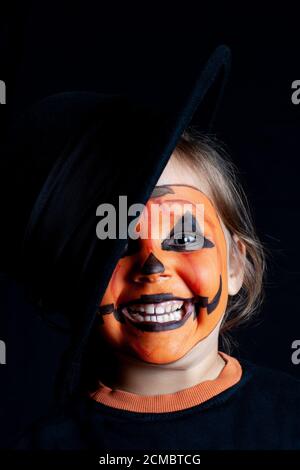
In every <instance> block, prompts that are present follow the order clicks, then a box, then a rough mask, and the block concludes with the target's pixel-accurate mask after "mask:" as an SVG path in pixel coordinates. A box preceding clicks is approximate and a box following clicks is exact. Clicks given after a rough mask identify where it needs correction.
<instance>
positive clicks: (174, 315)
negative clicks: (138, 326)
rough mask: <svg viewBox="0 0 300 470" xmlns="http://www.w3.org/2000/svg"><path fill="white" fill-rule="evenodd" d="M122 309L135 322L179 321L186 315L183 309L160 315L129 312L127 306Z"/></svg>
mask: <svg viewBox="0 0 300 470" xmlns="http://www.w3.org/2000/svg"><path fill="white" fill-rule="evenodd" d="M122 311H123V313H124V315H125V316H126V317H128V318H129V319H130V320H132V321H134V322H151V323H167V322H171V321H179V320H181V318H182V317H183V315H184V311H183V309H181V310H177V311H176V312H171V313H164V314H160V315H140V314H139V313H136V312H135V313H134V312H129V311H128V309H127V308H123V310H122ZM156 311H157V309H156ZM140 312H141V310H140ZM146 313H147V312H146Z"/></svg>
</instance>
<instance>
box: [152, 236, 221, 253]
mask: <svg viewBox="0 0 300 470" xmlns="http://www.w3.org/2000/svg"><path fill="white" fill-rule="evenodd" d="M214 246H215V245H214V244H213V242H211V241H210V240H208V239H207V238H206V237H204V236H203V235H202V234H201V233H197V232H194V233H187V232H181V233H179V232H177V233H174V234H173V236H172V237H170V238H167V239H165V240H164V241H163V242H162V244H161V247H162V249H163V250H167V251H195V250H201V249H202V248H213V247H214Z"/></svg>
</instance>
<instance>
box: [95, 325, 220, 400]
mask: <svg viewBox="0 0 300 470" xmlns="http://www.w3.org/2000/svg"><path fill="white" fill-rule="evenodd" d="M218 335H219V327H216V328H215V330H214V331H213V332H212V333H211V334H210V335H209V336H208V337H207V338H205V339H204V340H202V341H200V342H199V343H198V344H196V345H195V346H194V347H193V348H192V349H191V350H190V351H189V352H188V353H187V354H186V355H185V356H184V357H182V358H180V359H179V360H177V361H174V362H171V363H168V364H152V363H147V362H144V361H141V360H139V359H136V358H133V357H130V356H128V355H126V354H123V353H120V352H115V353H114V356H113V364H112V366H111V368H110V371H113V373H111V372H110V373H109V374H108V373H107V374H106V375H105V376H102V377H101V381H102V380H103V382H102V383H104V385H107V386H108V387H110V388H112V389H119V390H124V391H127V392H131V393H135V394H138V395H161V394H169V393H175V392H178V391H180V390H184V389H186V388H189V387H193V386H194V385H197V384H199V383H200V382H204V381H206V380H214V379H216V378H217V377H218V375H219V374H220V372H221V371H222V369H223V367H224V365H225V362H224V360H223V358H222V357H221V356H220V355H219V354H218Z"/></svg>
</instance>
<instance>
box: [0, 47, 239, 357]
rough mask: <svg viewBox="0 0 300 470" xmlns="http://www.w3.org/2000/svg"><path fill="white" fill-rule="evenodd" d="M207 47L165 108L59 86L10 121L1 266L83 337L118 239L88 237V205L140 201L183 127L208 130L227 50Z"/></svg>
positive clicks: (91, 231) (91, 228)
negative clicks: (62, 90) (186, 82)
mask: <svg viewBox="0 0 300 470" xmlns="http://www.w3.org/2000/svg"><path fill="white" fill-rule="evenodd" d="M209 52H210V55H209V54H208V51H207V50H205V51H203V52H202V57H198V58H197V60H198V61H199V67H198V71H197V74H196V76H194V77H191V84H190V87H189V88H188V89H186V90H184V93H182V90H181V93H180V94H179V96H180V98H178V97H177V96H174V99H173V100H172V105H169V107H168V109H166V108H165V107H159V106H157V105H155V106H154V105H153V106H151V105H149V104H147V105H146V104H143V105H142V104H140V103H138V102H137V101H135V100H133V99H128V98H126V96H119V95H117V96H116V95H101V94H99V93H94V92H91V91H88V92H82V91H80V92H66V93H59V94H55V95H52V96H48V97H46V98H45V99H43V100H41V101H39V102H38V103H37V104H36V105H34V106H33V107H31V108H30V110H28V111H26V112H25V113H23V114H22V116H20V117H19V118H18V119H14V122H13V124H12V125H11V127H10V133H9V136H8V139H7V142H6V146H5V154H6V158H5V168H4V169H3V170H2V173H1V179H2V181H1V192H2V196H1V201H2V202H1V203H2V220H3V230H2V234H1V237H2V243H1V246H2V248H3V247H5V249H4V250H2V253H1V256H2V261H3V265H4V266H5V268H6V269H7V270H10V271H13V274H14V275H17V276H18V277H19V278H20V279H22V281H23V282H24V283H26V285H27V286H28V288H29V289H30V290H31V292H32V294H33V296H34V298H35V299H36V301H37V302H39V304H40V305H41V308H42V309H43V311H44V312H47V315H48V316H49V317H51V315H52V316H53V319H54V320H53V321H54V322H56V321H58V322H61V321H62V319H63V322H64V324H65V319H67V324H70V325H72V328H74V329H75V330H76V329H77V330H78V331H79V330H80V332H81V334H82V338H81V339H82V341H84V339H85V338H86V337H87V336H88V334H89V331H90V329H91V326H92V324H93V321H94V319H95V316H96V313H97V306H98V305H99V303H100V301H101V297H102V296H103V294H104V292H105V289H106V286H107V284H108V282H109V279H110V277H111V274H112V272H113V269H114V267H115V265H116V263H117V261H118V259H119V257H120V256H121V254H122V251H123V249H124V247H125V244H126V240H124V239H118V238H116V239H114V240H112V239H106V240H99V239H98V238H97V236H96V224H97V221H98V220H97V217H96V210H97V207H98V206H99V205H100V204H102V203H109V204H113V205H114V206H117V205H118V198H119V195H126V196H127V198H128V199H127V202H128V206H129V205H131V204H133V203H146V201H147V199H148V198H149V196H150V194H151V192H152V190H153V188H154V186H155V184H156V182H157V180H158V178H159V176H160V174H161V173H162V171H163V169H164V167H165V165H166V164H167V162H168V159H169V158H170V156H171V154H172V152H173V150H174V148H175V147H176V144H177V142H178V141H179V139H180V137H181V135H182V133H183V131H184V130H185V129H186V128H187V127H188V126H191V125H192V126H195V127H197V128H198V129H199V130H202V131H208V130H211V128H212V125H213V121H214V118H215V113H216V110H217V107H218V105H219V103H220V99H221V96H222V93H223V90H224V84H225V82H226V79H227V76H228V71H229V65H230V51H229V49H228V48H227V47H226V46H219V47H217V48H216V49H215V50H214V51H212V52H211V51H209ZM54 312H55V313H54ZM57 312H59V313H58V315H57ZM81 346H82V342H81ZM78 348H79V346H78ZM79 349H80V348H79Z"/></svg>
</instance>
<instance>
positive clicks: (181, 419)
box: [21, 130, 300, 451]
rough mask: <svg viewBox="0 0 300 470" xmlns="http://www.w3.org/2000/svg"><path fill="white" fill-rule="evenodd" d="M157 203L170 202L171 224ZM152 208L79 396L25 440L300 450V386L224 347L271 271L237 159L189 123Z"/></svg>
mask: <svg viewBox="0 0 300 470" xmlns="http://www.w3.org/2000/svg"><path fill="white" fill-rule="evenodd" d="M175 203H176V204H177V208H178V207H179V208H181V209H182V213H181V214H180V216H178V214H176V213H175V212H172V208H173V204H175ZM153 204H157V205H158V206H159V207H160V208H163V209H162V213H163V214H164V213H165V212H164V211H165V210H166V208H169V209H170V213H171V219H170V220H171V221H172V225H171V230H170V231H169V230H166V229H165V226H164V221H163V220H162V218H163V217H160V218H158V219H155V218H154V217H152V213H151V210H150V209H151V207H152V205H153ZM184 204H188V205H189V208H190V209H189V210H188V211H186V210H185V206H184ZM197 205H199V207H202V208H203V217H202V216H201V212H200V216H199V213H197V212H196V210H195V208H196V206H197ZM146 207H147V209H148V211H145V212H144V213H143V214H142V216H141V219H140V220H139V227H138V228H139V229H141V230H145V229H148V228H149V227H151V228H152V229H153V228H154V229H155V228H156V229H157V230H156V233H159V237H158V238H154V237H152V238H151V236H150V237H148V238H147V237H146V238H142V237H140V238H137V239H136V240H132V239H129V241H128V244H127V246H126V249H125V251H124V253H123V254H122V256H121V258H120V259H119V261H118V263H117V265H116V267H115V270H114V272H113V275H112V277H111V280H110V282H109V285H108V287H107V289H106V292H105V294H104V296H103V299H102V301H101V305H100V307H99V314H98V318H97V321H96V324H95V325H94V330H93V332H92V335H91V337H90V340H89V347H88V350H87V351H86V354H85V357H84V362H83V364H84V366H83V375H82V380H81V394H80V395H79V396H77V397H76V399H74V400H73V401H72V402H71V403H69V406H68V409H67V411H66V412H65V413H64V414H63V415H62V416H61V417H60V418H55V419H53V420H51V421H49V422H48V423H47V424H45V425H44V426H42V427H38V428H37V429H36V430H35V431H34V433H33V437H32V436H31V437H30V438H29V439H28V438H27V439H25V440H24V441H23V444H22V445H21V447H27V448H28V447H30V448H34V449H37V448H38V449H73V450H77V449H94V450H95V449H96V450H97V451H99V450H103V451H105V450H106V451H108V450H110V451H111V450H114V449H118V450H132V451H133V450H140V451H151V450H155V451H170V450H176V451H182V450H187V449H189V450H194V451H199V450H203V449H297V448H299V446H300V424H299V419H298V413H299V411H300V409H299V408H300V405H299V404H298V403H299V401H298V397H299V392H300V385H299V382H298V381H296V380H295V379H293V378H291V377H289V376H287V375H285V374H282V373H278V372H273V371H271V370H267V369H263V368H260V367H258V366H255V365H253V364H251V363H249V362H247V361H238V360H237V359H235V358H234V357H232V356H230V355H229V354H228V349H226V351H227V353H225V352H221V351H219V340H220V339H222V340H224V338H225V344H226V345H227V346H228V337H226V336H225V335H226V333H227V332H228V331H230V330H231V328H233V327H234V326H235V325H237V324H240V323H242V322H244V321H245V320H247V319H248V318H249V317H250V316H251V315H252V314H253V312H254V310H255V309H256V308H257V306H258V305H259V304H260V302H261V298H262V279H263V273H264V266H265V261H264V251H263V248H262V245H261V243H260V242H259V240H258V238H257V236H256V234H255V231H254V228H253V225H252V222H251V219H250V216H249V213H248V209H247V204H246V199H245V197H244V195H243V193H242V190H241V188H240V186H239V183H238V182H237V178H236V175H235V171H234V167H233V165H232V163H231V162H230V161H229V160H228V159H227V158H226V157H224V156H222V155H221V153H220V152H219V150H218V148H217V147H216V146H215V145H214V143H213V142H211V141H210V140H209V138H208V137H205V136H203V135H200V134H197V133H195V132H194V131H192V130H186V131H185V132H184V133H183V135H182V137H181V139H180V140H179V142H178V144H177V147H176V149H175V151H174V152H173V154H172V156H171V158H170V160H169V162H168V163H167V165H166V167H165V169H164V171H163V173H162V174H161V176H160V178H159V180H158V181H157V184H156V187H155V188H154V191H153V193H152V195H151V198H150V199H149V200H148V202H147V205H146ZM150 213H151V214H150ZM146 214H148V217H146V216H145V215H146ZM149 214H150V215H149ZM185 223H187V224H188V223H190V225H189V227H190V228H191V227H192V230H191V229H190V230H189V231H187V232H184V231H183V230H184V229H183V228H185V225H184V224H185ZM182 227H183V228H182ZM136 228H137V226H136ZM151 234H152V232H151ZM223 344H224V341H223Z"/></svg>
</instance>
